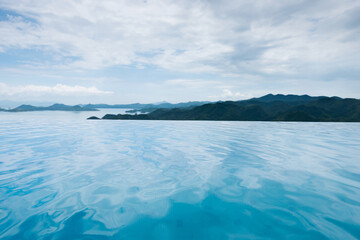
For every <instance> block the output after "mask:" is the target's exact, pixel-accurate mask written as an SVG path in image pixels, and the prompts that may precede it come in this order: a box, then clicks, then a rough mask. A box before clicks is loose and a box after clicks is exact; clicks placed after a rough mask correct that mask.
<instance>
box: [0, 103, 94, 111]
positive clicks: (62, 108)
mask: <svg viewBox="0 0 360 240" xmlns="http://www.w3.org/2000/svg"><path fill="white" fill-rule="evenodd" d="M5 111H7V112H28V111H98V110H97V109H95V108H89V107H85V106H80V105H75V106H69V105H64V104H53V105H51V106H48V107H37V106H32V105H25V104H23V105H20V106H18V107H16V108H13V109H10V110H5Z"/></svg>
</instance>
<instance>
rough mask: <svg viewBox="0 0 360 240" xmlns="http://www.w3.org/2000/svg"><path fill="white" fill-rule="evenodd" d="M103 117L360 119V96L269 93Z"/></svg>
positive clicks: (264, 119)
mask: <svg viewBox="0 0 360 240" xmlns="http://www.w3.org/2000/svg"><path fill="white" fill-rule="evenodd" d="M102 119H138V120H140V119H141V120H216V121H220V120H221V121H315V122H318V121H321V122H360V100H358V99H350V98H347V99H342V98H339V97H310V96H307V95H302V96H297V95H266V96H264V97H261V98H254V99H249V100H245V101H237V102H235V101H226V102H217V103H207V104H204V105H201V106H196V107H193V108H172V109H164V108H163V109H157V110H155V111H153V112H150V113H148V114H138V115H129V114H118V115H114V114H107V115H105V116H104V117H103V118H102Z"/></svg>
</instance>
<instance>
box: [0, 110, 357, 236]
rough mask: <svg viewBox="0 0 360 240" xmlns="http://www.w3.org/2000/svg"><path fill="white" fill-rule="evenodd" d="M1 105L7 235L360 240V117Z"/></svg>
mask: <svg viewBox="0 0 360 240" xmlns="http://www.w3.org/2000/svg"><path fill="white" fill-rule="evenodd" d="M114 111H116V110H110V111H109V110H105V112H103V111H102V112H81V113H74V112H27V113H4V112H3V113H1V112H0V239H359V238H360V134H359V133H360V124H358V123H295V122H292V123H282V122H206V121H86V120H85V119H86V117H89V116H92V115H96V116H99V117H101V116H102V115H104V114H105V113H107V112H111V113H116V112H114Z"/></svg>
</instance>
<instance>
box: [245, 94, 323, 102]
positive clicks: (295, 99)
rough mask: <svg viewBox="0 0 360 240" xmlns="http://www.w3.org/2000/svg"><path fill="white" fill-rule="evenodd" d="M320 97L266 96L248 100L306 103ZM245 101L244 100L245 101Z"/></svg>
mask: <svg viewBox="0 0 360 240" xmlns="http://www.w3.org/2000/svg"><path fill="white" fill-rule="evenodd" d="M323 97H324V96H321V97H311V96H309V95H293V94H288V95H284V94H276V95H274V94H268V95H265V96H262V97H259V98H252V99H250V100H253V101H260V102H276V101H280V102H287V103H306V102H312V101H315V100H319V99H320V98H323ZM245 101H246V100H245Z"/></svg>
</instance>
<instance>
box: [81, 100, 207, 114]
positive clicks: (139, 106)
mask: <svg viewBox="0 0 360 240" xmlns="http://www.w3.org/2000/svg"><path fill="white" fill-rule="evenodd" d="M206 103H209V102H196V101H194V102H184V103H168V102H161V103H154V104H151V103H149V104H142V103H131V104H114V105H109V104H86V105H84V107H89V108H129V109H132V112H136V110H138V111H139V112H149V110H155V109H159V108H185V107H194V106H200V105H203V104H206ZM145 109H146V110H145Z"/></svg>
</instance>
